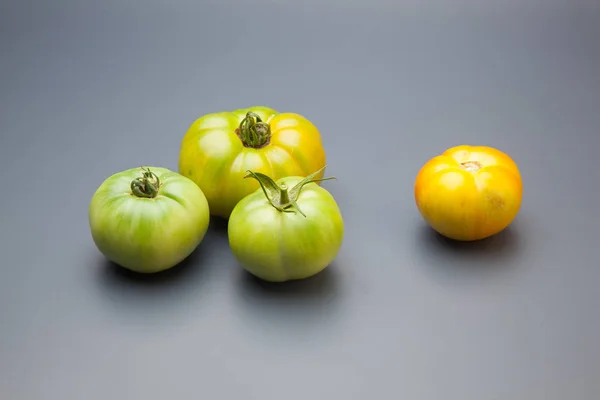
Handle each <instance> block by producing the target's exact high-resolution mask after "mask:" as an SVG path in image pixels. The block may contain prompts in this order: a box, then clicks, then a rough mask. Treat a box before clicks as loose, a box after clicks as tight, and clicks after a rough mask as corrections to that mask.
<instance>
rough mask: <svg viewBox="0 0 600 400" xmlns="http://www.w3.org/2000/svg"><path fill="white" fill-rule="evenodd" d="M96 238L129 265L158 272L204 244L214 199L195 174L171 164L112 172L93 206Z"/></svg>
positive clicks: (102, 248) (102, 247)
mask: <svg viewBox="0 0 600 400" xmlns="http://www.w3.org/2000/svg"><path fill="white" fill-rule="evenodd" d="M88 216H89V224H90V229H91V233H92V238H93V240H94V243H95V244H96V246H97V247H98V249H99V250H100V252H101V253H102V254H104V256H105V257H106V258H108V259H109V260H111V261H113V262H114V263H116V264H118V265H120V266H121V267H123V268H127V269H129V270H132V271H135V272H140V273H154V272H159V271H163V270H166V269H169V268H171V267H174V266H175V265H177V264H179V263H180V262H181V261H183V260H184V259H185V258H186V257H187V256H189V255H190V254H191V253H192V252H193V251H194V250H195V249H196V247H198V245H199V244H200V242H201V241H202V239H203V238H204V235H205V234H206V231H207V229H208V224H209V221H210V213H209V209H208V202H207V200H206V197H205V196H204V193H203V192H202V190H201V189H200V188H199V187H198V186H197V185H196V184H195V183H194V182H193V181H191V180H190V179H188V178H186V177H184V176H182V175H180V174H178V173H176V172H173V171H170V170H168V169H166V168H159V167H149V168H147V169H146V168H145V169H140V168H132V169H128V170H126V171H122V172H119V173H117V174H114V175H112V176H111V177H109V178H107V179H106V180H105V181H104V182H103V183H102V184H101V185H100V187H99V188H98V189H97V190H96V192H95V193H94V195H93V197H92V200H91V202H90V206H89V214H88Z"/></svg>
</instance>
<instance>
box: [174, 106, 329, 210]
mask: <svg viewBox="0 0 600 400" xmlns="http://www.w3.org/2000/svg"><path fill="white" fill-rule="evenodd" d="M248 112H253V113H256V114H257V115H258V116H260V118H261V119H262V121H263V122H265V123H267V124H268V125H269V126H270V140H269V143H268V144H266V145H265V146H264V147H261V148H252V147H245V146H244V144H243V142H242V139H241V137H239V136H238V134H237V133H236V130H237V129H238V128H239V126H240V123H241V121H242V120H244V118H245V117H246V115H247V113H248ZM325 162H326V154H325V150H324V148H323V145H322V142H321V135H320V133H319V131H318V129H317V128H316V127H315V126H314V125H313V124H312V123H311V122H310V121H309V120H308V119H306V118H304V117H303V116H301V115H299V114H295V113H279V112H277V111H275V110H274V109H272V108H268V107H262V106H256V107H250V108H245V109H237V110H234V111H225V112H218V113H211V114H207V115H204V116H202V117H200V118H198V119H197V120H196V121H195V122H194V123H192V125H191V126H190V127H189V129H188V131H187V132H186V134H185V136H184V137H183V139H182V142H181V147H180V154H179V173H180V174H182V175H183V176H186V177H188V178H190V179H191V180H193V181H194V182H196V184H197V185H198V186H199V187H200V188H201V189H202V191H203V192H204V194H205V195H206V198H207V200H208V203H209V206H210V212H211V214H212V215H215V216H220V217H223V218H229V215H230V214H231V211H232V210H233V208H234V207H235V205H236V204H237V202H238V201H240V200H241V199H242V198H244V197H245V196H246V195H248V194H250V193H252V192H254V191H255V190H257V189H258V188H259V185H258V183H257V182H256V181H254V180H247V179H242V178H243V176H244V175H245V173H246V171H247V170H253V171H258V172H262V173H264V174H267V175H269V176H271V177H273V179H279V178H282V177H285V176H293V175H300V176H304V175H307V174H308V173H310V172H311V171H315V170H317V169H319V168H321V167H323V166H324V165H325ZM321 176H322V174H321Z"/></svg>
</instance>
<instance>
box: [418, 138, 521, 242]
mask: <svg viewBox="0 0 600 400" xmlns="http://www.w3.org/2000/svg"><path fill="white" fill-rule="evenodd" d="M471 166H475V168H477V167H480V168H479V169H477V170H472V171H470V170H469V168H470V167H471ZM522 191H523V185H522V180H521V174H520V172H519V169H518V167H517V164H516V163H515V162H514V161H513V160H512V159H511V158H510V157H509V156H508V155H507V154H505V153H503V152H502V151H500V150H498V149H495V148H492V147H488V146H468V145H460V146H455V147H452V148H449V149H447V150H446V151H445V152H444V153H442V154H441V155H438V156H436V157H433V158H432V159H430V160H429V161H428V162H427V163H425V165H423V167H422V168H421V170H420V171H419V173H418V175H417V177H416V180H415V185H414V195H415V202H416V205H417V208H418V209H419V212H420V213H421V215H422V216H423V218H424V219H425V221H426V222H427V223H428V224H429V225H430V226H431V227H432V228H433V229H434V230H435V231H437V232H438V233H440V234H441V235H443V236H446V237H448V238H450V239H455V240H460V241H473V240H481V239H484V238H487V237H490V236H492V235H495V234H497V233H499V232H500V231H502V230H504V229H505V228H506V227H507V226H508V225H510V223H511V222H512V221H513V220H514V218H515V217H516V216H517V214H518V212H519V209H520V207H521V201H522Z"/></svg>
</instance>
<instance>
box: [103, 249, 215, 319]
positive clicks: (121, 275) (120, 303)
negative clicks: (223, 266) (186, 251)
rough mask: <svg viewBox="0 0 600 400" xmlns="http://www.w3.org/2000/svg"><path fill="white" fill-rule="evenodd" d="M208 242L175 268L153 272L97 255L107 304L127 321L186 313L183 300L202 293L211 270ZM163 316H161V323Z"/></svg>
mask: <svg viewBox="0 0 600 400" xmlns="http://www.w3.org/2000/svg"><path fill="white" fill-rule="evenodd" d="M208 247H209V246H207V243H205V242H202V243H201V244H200V246H198V247H197V248H196V250H195V251H194V252H193V253H192V254H191V255H190V256H188V257H187V258H186V259H185V260H183V261H182V262H180V263H179V264H178V265H176V266H175V267H173V268H170V269H168V270H165V271H162V272H158V273H154V274H141V273H136V272H133V271H130V270H127V269H125V268H122V267H120V266H119V265H117V264H115V263H113V262H111V261H109V260H107V259H106V258H104V257H103V256H102V255H98V265H97V270H98V275H99V276H98V288H99V290H100V293H101V295H102V297H104V298H105V300H107V301H106V302H105V303H104V304H105V305H106V306H107V308H108V309H109V310H112V311H115V312H116V313H118V314H119V315H120V316H123V317H125V318H127V320H135V319H141V320H144V322H148V321H150V320H148V317H155V316H157V315H165V314H168V315H170V316H174V315H178V314H180V313H185V312H186V310H189V307H181V305H182V303H189V301H191V300H192V301H195V299H196V297H198V296H201V295H202V293H203V287H204V286H205V285H204V282H205V281H206V278H207V275H208V274H209V271H207V269H206V268H205V265H204V263H203V259H204V258H205V257H204V253H205V251H206V249H207V248H208ZM161 320H162V319H158V320H157V321H158V323H160V321H161Z"/></svg>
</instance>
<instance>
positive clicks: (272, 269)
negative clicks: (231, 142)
mask: <svg viewBox="0 0 600 400" xmlns="http://www.w3.org/2000/svg"><path fill="white" fill-rule="evenodd" d="M324 168H325V167H323V168H322V169H324ZM322 169H321V170H319V171H317V172H315V173H314V174H311V175H309V176H308V177H306V178H303V177H300V176H290V177H285V178H282V179H279V180H278V181H277V182H275V181H273V180H272V179H271V178H270V177H268V176H267V175H264V174H261V173H259V172H252V171H248V175H246V177H252V178H254V179H256V180H257V181H258V182H259V184H260V188H259V189H258V190H256V191H255V192H253V193H251V194H249V195H247V196H246V197H244V198H243V199H242V200H241V201H240V202H239V203H238V204H237V205H236V206H235V208H234V209H233V211H232V213H231V216H230V217H229V222H228V236H229V246H230V247H231V250H232V252H233V254H234V255H235V257H236V258H237V260H238V261H239V262H240V263H241V265H242V267H243V268H244V269H246V270H247V271H248V272H250V273H251V274H253V275H255V276H256V277H258V278H260V279H263V280H265V281H271V282H283V281H289V280H297V279H305V278H308V277H310V276H313V275H315V274H317V273H319V272H321V271H322V270H324V269H325V268H326V267H327V266H329V265H330V264H331V262H332V261H333V260H334V259H335V258H336V257H337V254H338V252H339V250H340V248H341V246H342V241H343V237H344V221H343V219H342V214H341V212H340V209H339V207H338V205H337V203H336V201H335V199H334V198H333V196H332V195H331V194H330V193H329V192H328V191H327V190H326V189H325V188H323V187H322V186H319V185H317V183H316V182H317V181H321V180H326V179H331V178H317V179H314V178H315V176H316V175H318V174H319V173H321V172H322Z"/></svg>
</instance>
